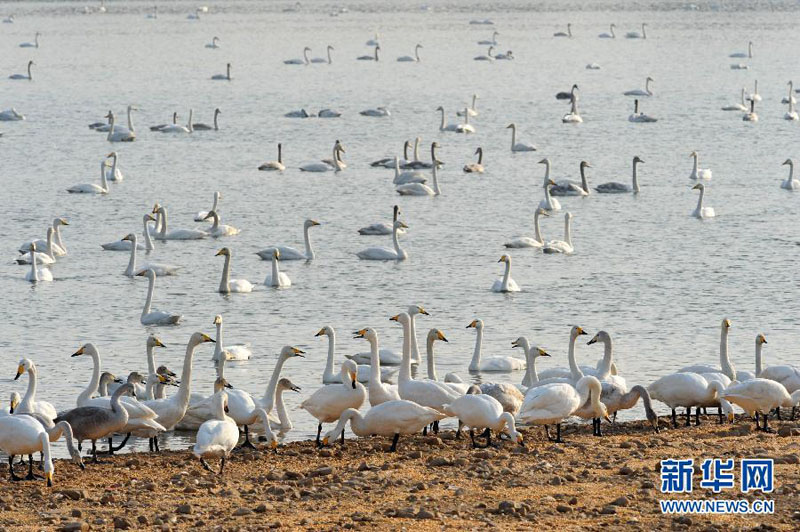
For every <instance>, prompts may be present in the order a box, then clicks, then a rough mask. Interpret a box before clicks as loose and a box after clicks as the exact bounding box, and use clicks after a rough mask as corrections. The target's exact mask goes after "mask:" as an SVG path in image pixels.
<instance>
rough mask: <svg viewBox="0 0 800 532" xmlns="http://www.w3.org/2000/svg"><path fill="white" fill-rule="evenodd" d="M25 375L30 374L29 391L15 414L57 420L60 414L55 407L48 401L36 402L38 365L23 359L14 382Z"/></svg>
mask: <svg viewBox="0 0 800 532" xmlns="http://www.w3.org/2000/svg"><path fill="white" fill-rule="evenodd" d="M23 373H27V374H28V389H27V390H26V391H25V395H24V396H23V397H22V401H20V403H19V405H18V406H17V407H16V409H15V410H14V413H15V414H38V415H40V416H43V417H45V418H46V419H49V420H51V421H52V420H53V419H55V418H56V416H57V415H58V413H57V412H56V409H55V407H54V406H53V405H52V404H50V403H48V402H47V401H37V400H36V385H37V383H38V380H39V371H38V370H37V369H36V364H34V363H33V361H32V360H31V359H29V358H23V359H21V360H20V361H19V365H18V366H17V375H16V376H15V377H14V380H17V379H19V378H20V376H21V375H22V374H23Z"/></svg>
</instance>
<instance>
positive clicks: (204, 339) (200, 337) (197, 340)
mask: <svg viewBox="0 0 800 532" xmlns="http://www.w3.org/2000/svg"><path fill="white" fill-rule="evenodd" d="M147 271H149V272H152V271H153V270H147ZM205 343H212V344H215V343H217V341H216V340H214V339H213V338H211V337H210V336H209V335H207V334H205V333H201V332H196V333H193V334H192V336H191V338H190V339H189V344H190V345H200V344H205Z"/></svg>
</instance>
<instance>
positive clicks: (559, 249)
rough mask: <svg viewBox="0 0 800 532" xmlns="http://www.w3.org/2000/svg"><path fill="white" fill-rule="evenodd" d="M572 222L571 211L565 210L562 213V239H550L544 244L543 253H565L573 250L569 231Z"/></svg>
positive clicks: (567, 253)
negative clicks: (565, 211)
mask: <svg viewBox="0 0 800 532" xmlns="http://www.w3.org/2000/svg"><path fill="white" fill-rule="evenodd" d="M571 222H572V213H571V212H567V213H565V214H564V240H551V241H549V242H548V243H547V244H545V245H544V246H542V251H543V252H545V253H563V254H565V255H569V254H571V253H572V252H573V251H575V248H574V247H573V246H572V232H571V231H570V223H571Z"/></svg>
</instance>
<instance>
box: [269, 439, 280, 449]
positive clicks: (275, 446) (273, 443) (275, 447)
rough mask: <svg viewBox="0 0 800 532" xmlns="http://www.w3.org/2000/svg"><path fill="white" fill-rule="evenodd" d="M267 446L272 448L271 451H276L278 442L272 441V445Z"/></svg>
mask: <svg viewBox="0 0 800 532" xmlns="http://www.w3.org/2000/svg"><path fill="white" fill-rule="evenodd" d="M269 446H270V447H271V448H273V449H277V448H278V440H272V443H270V444H269Z"/></svg>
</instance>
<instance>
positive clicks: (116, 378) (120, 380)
mask: <svg viewBox="0 0 800 532" xmlns="http://www.w3.org/2000/svg"><path fill="white" fill-rule="evenodd" d="M114 382H116V383H117V384H122V379H120V378H118V377H114Z"/></svg>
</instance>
